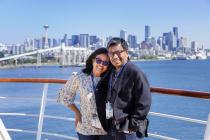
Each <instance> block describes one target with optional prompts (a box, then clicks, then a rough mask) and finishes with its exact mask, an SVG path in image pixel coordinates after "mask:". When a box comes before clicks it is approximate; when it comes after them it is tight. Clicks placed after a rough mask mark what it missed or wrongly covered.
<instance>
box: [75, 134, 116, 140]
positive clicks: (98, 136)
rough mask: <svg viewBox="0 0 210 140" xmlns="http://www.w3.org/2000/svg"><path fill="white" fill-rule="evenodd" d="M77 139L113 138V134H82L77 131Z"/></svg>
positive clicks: (110, 139)
mask: <svg viewBox="0 0 210 140" xmlns="http://www.w3.org/2000/svg"><path fill="white" fill-rule="evenodd" d="M77 135H78V138H79V140H114V137H113V136H109V135H82V134H80V133H77Z"/></svg>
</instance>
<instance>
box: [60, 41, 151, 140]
mask: <svg viewBox="0 0 210 140" xmlns="http://www.w3.org/2000/svg"><path fill="white" fill-rule="evenodd" d="M109 61H110V62H111V63H110V62H109ZM77 91H79V94H80V109H78V107H77V106H76V105H75V104H74V100H75V97H76V93H77ZM58 102H60V103H62V104H64V105H65V106H67V107H69V108H70V109H71V110H72V111H73V112H74V113H75V127H76V130H77V134H78V137H79V140H136V139H138V138H143V137H144V136H146V135H147V126H148V120H147V118H146V117H147V114H148V112H149V109H150V106H151V94H150V87H149V83H148V81H147V78H146V76H145V75H144V74H143V72H142V71H141V70H139V69H138V67H137V66H135V65H134V64H132V63H131V62H130V61H129V57H128V44H127V42H126V41H125V40H124V39H122V38H112V39H111V40H110V41H109V43H108V45H107V49H105V48H99V49H97V50H96V51H94V52H93V53H92V54H91V55H90V56H89V58H88V59H87V61H86V67H85V68H84V69H83V70H82V71H81V72H80V73H79V74H76V75H72V76H71V78H70V79H69V80H68V81H67V83H66V84H65V86H64V87H63V88H62V89H61V90H60V92H59V97H58Z"/></svg>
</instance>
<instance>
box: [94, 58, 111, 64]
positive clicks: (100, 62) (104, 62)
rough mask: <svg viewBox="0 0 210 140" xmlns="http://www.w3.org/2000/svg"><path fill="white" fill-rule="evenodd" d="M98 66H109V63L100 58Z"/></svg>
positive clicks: (97, 59) (97, 61)
mask: <svg viewBox="0 0 210 140" xmlns="http://www.w3.org/2000/svg"><path fill="white" fill-rule="evenodd" d="M96 63H97V64H102V65H103V66H109V61H103V60H101V59H100V58H96Z"/></svg>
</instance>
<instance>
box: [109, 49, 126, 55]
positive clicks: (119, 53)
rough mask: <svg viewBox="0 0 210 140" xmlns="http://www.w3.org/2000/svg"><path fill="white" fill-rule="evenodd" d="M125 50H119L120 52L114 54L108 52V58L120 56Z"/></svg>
mask: <svg viewBox="0 0 210 140" xmlns="http://www.w3.org/2000/svg"><path fill="white" fill-rule="evenodd" d="M124 51H125V50H120V51H115V52H109V53H108V55H109V56H110V57H113V56H114V55H115V54H116V55H117V56H118V57H119V56H120V55H121V53H122V52H124Z"/></svg>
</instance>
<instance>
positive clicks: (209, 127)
mask: <svg viewBox="0 0 210 140" xmlns="http://www.w3.org/2000/svg"><path fill="white" fill-rule="evenodd" d="M0 82H27V83H28V82H30V83H44V88H43V92H42V100H41V108H40V113H39V115H38V114H27V113H5V112H0V117H1V116H24V117H36V118H39V121H38V127H37V128H38V129H37V131H31V130H24V129H15V128H6V130H7V131H9V132H19V133H31V134H36V140H41V136H42V135H47V136H54V137H59V138H64V139H70V140H77V138H76V137H72V136H68V135H61V134H58V133H49V132H43V131H42V128H43V121H44V119H45V118H46V119H57V120H63V121H74V118H66V117H61V116H52V115H45V107H46V102H47V101H55V100H54V99H47V93H48V84H49V83H57V84H64V83H65V82H66V80H59V79H16V78H13V79H11V78H0ZM151 92H155V93H161V94H170V95H179V96H188V97H196V98H204V99H210V93H207V92H196V91H186V90H174V89H164V88H151ZM8 98H15V99H21V100H22V99H30V100H37V99H36V98H18V97H4V96H0V99H8ZM149 115H152V116H158V117H163V118H169V119H176V120H180V121H187V122H192V123H197V124H203V125H206V130H205V134H204V140H210V115H209V117H208V121H204V120H198V119H193V118H187V117H183V116H176V115H170V114H163V113H157V112H150V113H149ZM0 130H1V129H0ZM0 134H1V133H0ZM149 137H153V138H157V139H162V140H178V139H177V138H172V137H169V136H163V135H159V134H153V133H149Z"/></svg>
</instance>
